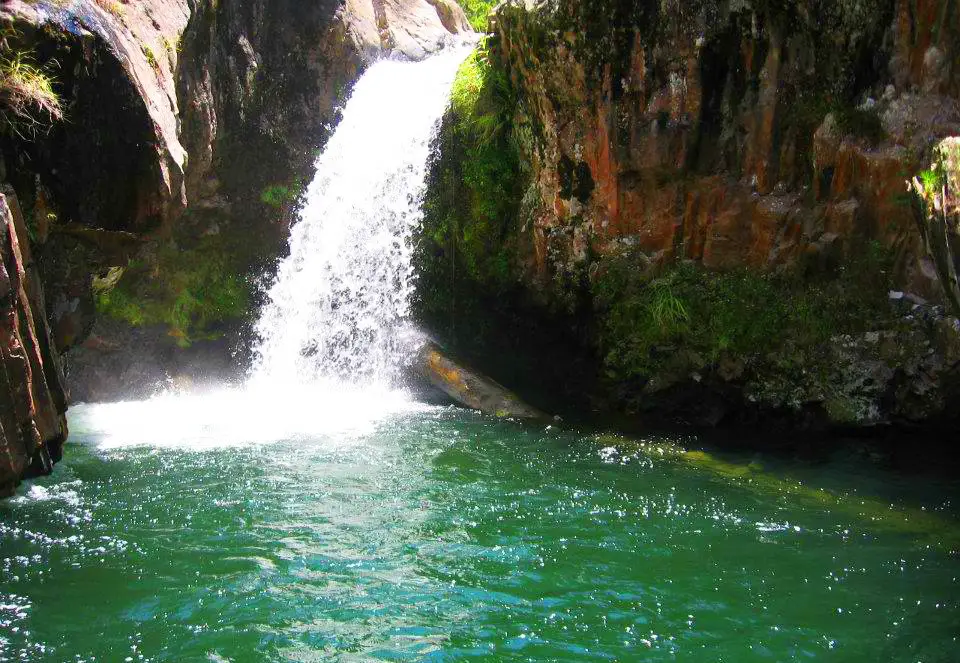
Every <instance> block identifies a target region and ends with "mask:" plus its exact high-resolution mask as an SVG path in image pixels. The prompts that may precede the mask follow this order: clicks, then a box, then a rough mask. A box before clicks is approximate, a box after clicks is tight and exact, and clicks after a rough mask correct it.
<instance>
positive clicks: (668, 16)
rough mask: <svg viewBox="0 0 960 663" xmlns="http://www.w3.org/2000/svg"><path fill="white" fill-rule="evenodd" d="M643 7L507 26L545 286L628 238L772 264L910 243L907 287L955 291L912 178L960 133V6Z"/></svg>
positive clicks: (507, 22) (590, 7)
mask: <svg viewBox="0 0 960 663" xmlns="http://www.w3.org/2000/svg"><path fill="white" fill-rule="evenodd" d="M629 4H630V3H617V2H613V1H612V0H605V1H602V2H596V3H586V2H577V1H576V0H561V2H559V3H557V4H556V6H554V7H552V8H551V9H545V8H539V9H537V8H523V7H520V6H518V5H516V4H509V5H507V6H505V7H503V8H502V9H501V10H500V11H499V13H498V16H497V23H496V33H497V35H498V37H499V39H500V41H499V44H498V49H499V52H500V55H501V56H502V58H503V62H504V63H505V66H506V68H507V69H508V71H509V74H510V77H511V79H512V81H513V83H514V85H515V86H516V87H517V89H518V90H519V95H520V98H521V99H522V103H521V104H520V107H519V108H520V110H519V111H518V114H517V118H516V121H517V124H518V126H523V127H529V128H530V132H529V133H530V135H531V136H532V138H531V139H530V140H529V141H527V144H524V145H522V152H523V153H524V154H523V156H524V157H525V158H526V159H527V160H528V161H529V162H530V163H531V165H532V172H533V177H534V178H535V184H536V188H537V190H538V193H539V200H540V208H539V209H538V210H534V211H533V212H532V213H529V217H530V218H534V219H536V223H535V224H534V227H533V228H532V229H531V232H532V233H533V235H534V238H535V241H534V242H532V243H531V244H532V245H534V246H536V252H535V256H534V258H535V260H534V264H535V272H536V274H538V275H539V281H540V282H541V283H544V284H549V283H552V282H556V279H552V278H551V276H552V275H554V274H558V273H564V272H571V271H575V270H578V269H581V268H583V267H585V265H583V263H584V262H585V261H588V260H590V259H596V258H602V257H603V256H606V255H611V254H616V253H618V252H620V251H622V250H623V248H624V247H625V246H632V247H639V248H640V249H642V250H643V251H644V252H645V253H647V254H648V255H651V256H653V257H654V258H655V259H658V260H670V259H674V258H691V259H694V260H698V261H701V262H702V263H703V264H704V265H705V266H707V267H709V268H712V269H729V268H735V267H741V266H749V267H753V268H759V269H764V270H771V269H780V268H784V267H786V268H789V267H791V266H793V265H795V264H797V263H798V261H799V260H800V259H801V258H802V257H804V256H809V255H811V254H814V255H816V254H820V253H822V252H823V250H824V247H825V246H830V247H832V248H831V251H833V252H836V253H838V255H837V256H836V257H837V258H838V259H842V257H843V255H846V254H847V253H849V252H851V251H856V250H859V249H861V248H862V247H863V246H864V245H865V244H866V242H868V241H872V240H878V241H880V242H881V243H882V244H883V245H885V246H888V247H896V248H897V249H898V251H899V252H900V255H901V256H902V258H901V260H900V265H899V266H900V271H901V273H900V274H899V280H900V281H901V283H902V285H903V287H904V288H907V289H909V290H912V291H916V292H919V293H922V294H924V295H926V296H930V295H932V294H934V293H935V292H936V290H937V284H936V282H935V281H931V280H930V278H929V277H928V275H927V272H925V271H924V270H923V269H921V268H920V263H921V262H922V260H923V259H924V256H923V251H922V247H921V243H920V242H919V241H918V235H917V232H916V228H915V225H916V220H915V218H914V210H913V209H911V206H910V204H909V202H908V201H907V200H905V198H906V197H905V195H904V194H905V185H904V181H905V179H906V176H908V175H909V174H912V173H915V172H917V171H918V170H920V169H922V168H923V167H925V165H926V164H925V160H927V159H928V158H929V154H928V153H929V150H930V146H931V145H932V144H933V143H934V142H935V141H936V139H939V138H942V137H944V136H947V135H951V134H957V133H960V103H958V100H957V95H958V90H960V64H958V63H960V52H958V50H960V46H958V44H960V25H958V24H960V20H958V19H957V17H956V16H955V14H956V12H955V11H954V12H953V13H952V14H951V11H950V8H949V7H947V5H948V4H949V0H924V1H922V2H918V3H917V2H908V1H907V0H888V1H887V2H884V3H880V6H878V7H873V8H871V9H869V10H864V9H863V8H861V7H859V5H857V4H855V3H854V4H851V3H831V7H830V8H828V9H824V8H820V9H815V8H811V7H809V6H808V5H807V3H800V2H788V3H767V2H751V3H736V4H737V7H739V9H730V8H729V6H728V3H712V2H706V3H699V4H698V8H697V9H696V10H691V9H688V8H687V7H686V6H685V4H686V3H669V2H668V3H660V6H661V8H660V10H659V12H657V11H654V10H651V11H654V13H656V14H657V15H656V16H646V15H643V16H641V15H640V14H641V13H643V11H646V10H641V9H638V8H637V7H633V8H632V9H631V8H630V7H629V6H628V5H629ZM774 5H777V6H774ZM848 5H849V6H848ZM865 11H866V13H864V12H865ZM638 12H639V13H638ZM648 13H649V12H648ZM821 14H822V15H821ZM944 17H946V18H944ZM951 17H952V19H951ZM587 22H589V23H587ZM576 25H580V26H581V27H582V30H581V31H577V30H574V29H572V28H573V26H576ZM591 40H592V41H591ZM888 44H892V46H888ZM861 104H862V107H861V108H860V109H858V108H857V106H858V105H861ZM574 228H575V229H576V232H574V233H571V232H561V231H562V230H564V229H574ZM571 234H573V235H577V236H579V237H580V241H581V243H582V244H583V246H581V247H579V248H578V247H577V242H576V241H574V242H572V243H571V242H570V241H569V237H570V236H571ZM805 264H806V263H805Z"/></svg>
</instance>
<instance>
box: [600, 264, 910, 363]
mask: <svg viewBox="0 0 960 663" xmlns="http://www.w3.org/2000/svg"><path fill="white" fill-rule="evenodd" d="M890 263H891V256H890V255H889V254H888V252H887V251H885V250H884V249H883V248H882V247H880V246H879V245H871V246H870V249H869V250H868V251H867V252H865V254H864V255H861V256H859V257H857V258H855V259H852V260H850V261H848V262H847V263H846V264H845V266H844V267H843V268H842V269H840V270H838V271H837V272H836V273H834V274H831V275H827V276H823V277H820V278H812V279H810V278H802V277H800V276H799V275H790V276H785V275H776V274H763V273H759V272H755V271H749V270H736V271H730V272H709V271H706V270H704V269H703V268H701V267H699V266H697V265H695V264H693V263H682V264H677V265H673V266H669V267H667V268H666V269H665V270H662V271H659V272H656V271H653V270H644V269H643V268H642V267H640V266H639V265H638V259H637V257H635V256H629V255H627V256H623V257H620V258H615V259H610V260H608V261H607V262H606V264H603V265H602V268H601V270H600V272H599V275H598V277H597V278H596V279H595V280H594V282H593V284H592V294H593V299H594V303H595V306H596V307H597V309H598V319H599V320H601V323H600V326H599V329H598V330H597V337H598V338H597V340H598V345H599V347H600V350H601V353H602V356H603V361H604V364H605V368H606V370H607V372H608V375H609V376H610V377H611V378H615V379H628V378H634V377H641V376H643V377H646V376H650V375H652V374H654V373H656V372H658V370H660V369H661V368H663V367H664V365H665V364H666V363H667V362H669V361H670V360H671V358H672V357H673V356H674V355H675V351H676V349H677V348H683V349H684V351H685V352H690V353H694V354H696V355H697V356H699V358H700V361H701V363H703V364H704V365H706V364H712V363H715V362H717V361H719V360H720V359H721V358H722V357H723V356H724V355H731V356H740V357H747V356H763V355H765V354H767V353H771V352H775V351H777V350H780V349H782V348H784V347H785V346H799V347H815V346H817V345H818V344H822V343H824V342H826V341H828V340H829V339H830V338H831V337H833V336H836V335H837V334H843V333H859V332H862V331H867V330H869V329H872V328H875V327H876V326H877V325H882V324H883V323H884V321H885V320H892V312H891V310H890V306H889V302H888V298H887V292H888V282H889V276H888V274H889V273H890Z"/></svg>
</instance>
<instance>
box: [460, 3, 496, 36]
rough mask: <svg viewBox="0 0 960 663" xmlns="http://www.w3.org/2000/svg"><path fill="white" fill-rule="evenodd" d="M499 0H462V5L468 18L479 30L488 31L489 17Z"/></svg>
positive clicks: (474, 27)
mask: <svg viewBox="0 0 960 663" xmlns="http://www.w3.org/2000/svg"><path fill="white" fill-rule="evenodd" d="M498 2H499V0H460V6H461V7H463V11H465V12H466V14H467V20H469V21H470V25H472V26H473V29H474V30H476V31H477V32H486V31H487V17H488V16H489V15H490V11H491V10H492V9H493V8H494V7H496V6H497V4H498Z"/></svg>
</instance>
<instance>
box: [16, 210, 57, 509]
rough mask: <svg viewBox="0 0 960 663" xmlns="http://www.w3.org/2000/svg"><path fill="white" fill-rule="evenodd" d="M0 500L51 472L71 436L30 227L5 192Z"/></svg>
mask: <svg viewBox="0 0 960 663" xmlns="http://www.w3.org/2000/svg"><path fill="white" fill-rule="evenodd" d="M0 363H2V367H3V379H2V380H0V496H6V495H9V494H11V493H12V492H13V489H14V488H16V486H17V484H18V483H19V482H20V479H23V478H26V477H30V476H36V475H39V474H47V473H49V472H50V470H51V469H52V468H53V463H55V462H56V461H58V460H59V459H60V454H61V448H62V446H63V442H64V440H65V439H66V437H67V422H66V418H65V417H64V412H65V411H66V398H65V397H64V392H63V386H62V377H61V371H60V365H59V362H58V358H57V354H56V353H55V352H53V343H52V341H51V339H50V330H49V329H48V327H47V322H46V316H45V315H44V306H43V291H42V289H41V287H40V282H39V280H38V279H37V273H36V269H35V267H34V264H33V259H32V256H31V253H30V246H29V243H28V239H27V234H26V228H25V227H24V225H23V219H22V217H21V216H20V210H19V207H18V205H17V203H16V199H15V198H14V197H10V198H8V197H7V196H5V195H3V194H0Z"/></svg>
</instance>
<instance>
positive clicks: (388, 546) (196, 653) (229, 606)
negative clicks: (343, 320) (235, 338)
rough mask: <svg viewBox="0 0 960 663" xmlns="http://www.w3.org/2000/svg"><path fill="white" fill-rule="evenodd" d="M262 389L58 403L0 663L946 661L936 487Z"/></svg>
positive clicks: (959, 616) (3, 554)
mask: <svg viewBox="0 0 960 663" xmlns="http://www.w3.org/2000/svg"><path fill="white" fill-rule="evenodd" d="M368 396H369V395H368ZM357 397H358V398H359V395H357ZM265 398H266V396H264V395H256V394H253V395H251V394H245V395H238V394H237V393H235V392H221V393H218V394H214V395H208V396H206V397H203V398H200V397H189V396H184V397H173V396H168V397H161V398H157V399H154V400H151V401H147V402H144V403H128V404H113V405H89V406H81V407H77V408H75V409H73V410H71V418H70V424H71V440H72V441H71V443H70V444H69V448H68V449H67V454H66V456H65V459H64V461H63V462H62V463H61V464H60V465H58V466H57V468H56V470H55V472H54V474H53V475H52V476H51V477H46V478H43V479H40V480H37V481H35V482H32V483H28V484H27V485H24V486H22V487H21V489H20V490H19V491H18V496H17V497H14V498H12V499H11V500H9V501H7V502H5V503H2V504H0V587H2V589H0V660H11V661H12V660H30V661H47V660H49V661H93V660H97V661H123V660H131V661H238V662H239V661H421V660H422V661H460V660H482V661H674V660H683V661H711V662H713V661H736V662H749V661H792V660H823V661H891V662H892V661H904V662H907V661H910V662H915V661H924V662H925V663H926V662H931V661H943V662H946V661H955V660H956V652H957V651H958V649H957V647H958V643H957V635H958V631H957V624H958V623H960V605H958V599H960V592H958V575H960V564H958V557H957V547H958V546H957V542H958V540H960V529H958V525H957V521H956V520H955V515H956V514H955V503H951V501H950V490H951V489H950V487H949V486H944V485H933V484H929V483H925V484H923V485H919V484H918V483H915V482H911V481H908V480H906V479H902V478H900V479H896V480H894V479H892V478H891V477H889V476H886V475H880V474H874V475H871V474H864V473H863V472H856V473H854V472H852V471H851V470H850V469H849V468H843V467H840V466H835V467H827V468H823V467H818V468H805V467H803V466H798V465H786V466H780V467H774V468H770V469H768V470H766V471H760V470H757V471H746V470H745V468H747V463H748V462H749V459H739V458H724V459H723V460H720V459H717V458H715V457H713V456H705V455H703V454H698V453H688V454H683V453H680V451H679V449H678V446H682V445H683V444H684V443H689V442H690V441H689V440H687V441H682V440H670V439H665V438H662V439H650V440H645V441H641V442H637V441H631V440H626V439H622V438H617V439H613V438H608V437H605V436H602V435H598V434H595V433H584V432H577V431H565V430H561V429H558V428H554V427H545V426H542V425H540V426H533V425H530V424H522V423H518V422H512V421H504V420H498V419H495V418H493V417H488V416H485V415H480V414H477V413H473V412H470V411H466V410H462V409H458V408H447V407H443V408H441V407H431V406H424V405H418V404H415V403H410V402H407V401H405V400H404V399H403V397H402V394H398V393H392V395H391V394H380V395H379V397H378V398H376V399H373V401H374V402H376V403H377V404H378V405H377V410H376V411H375V412H371V411H370V409H369V406H370V403H371V400H370V399H369V398H368V399H365V400H364V403H366V405H367V409H366V410H363V412H364V413H365V414H364V416H357V415H356V414H355V415H353V416H351V415H348V414H344V413H349V412H354V413H357V412H359V411H361V408H360V403H359V401H354V400H352V397H351V396H350V394H344V393H339V395H338V396H337V397H336V398H330V399H326V400H324V399H322V394H319V393H317V394H314V395H312V396H311V397H307V398H304V400H303V401H298V402H290V403H288V406H289V407H288V410H287V411H286V413H284V411H282V410H278V409H276V407H277V404H276V403H270V402H264V401H263V399H265ZM318 399H319V400H318ZM257 403H260V405H259V407H258V405H257ZM310 403H312V404H313V407H312V409H310V408H308V407H307V406H308V405H309V404H310ZM354 405H356V407H354ZM220 407H227V409H220V410H219V411H216V410H215V409H214V408H220ZM214 412H215V415H211V413H214ZM333 412H339V413H341V416H340V418H339V419H331V418H329V417H327V416H325V415H327V414H330V413H333ZM285 416H289V417H290V418H289V419H284V417H285ZM198 417H202V418H201V419H198ZM252 421H262V422H263V423H262V425H261V426H260V427H259V428H250V427H249V426H247V423H249V422H252ZM311 422H312V423H311ZM277 433H279V434H277ZM747 469H749V468H747ZM811 477H814V478H811ZM841 487H842V488H841ZM821 488H827V489H830V488H836V490H833V491H824V490H820V489H821ZM891 495H895V496H894V497H891ZM908 505H909V506H908ZM921 506H922V507H923V509H921V508H920V507H921Z"/></svg>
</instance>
